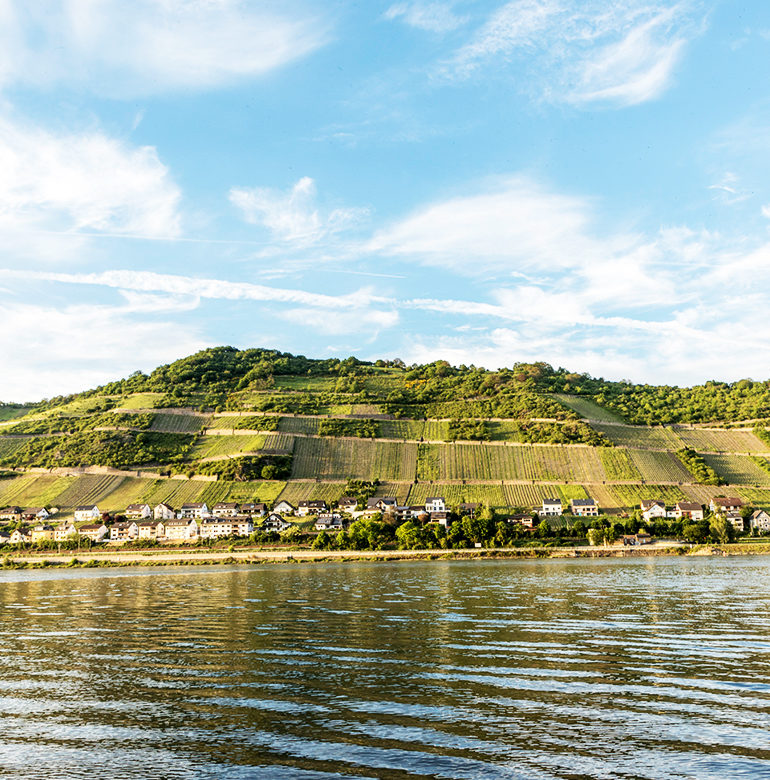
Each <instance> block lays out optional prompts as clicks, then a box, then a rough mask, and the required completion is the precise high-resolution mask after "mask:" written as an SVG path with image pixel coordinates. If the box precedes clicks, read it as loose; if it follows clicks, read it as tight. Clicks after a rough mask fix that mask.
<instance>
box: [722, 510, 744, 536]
mask: <svg viewBox="0 0 770 780" xmlns="http://www.w3.org/2000/svg"><path fill="white" fill-rule="evenodd" d="M725 517H726V518H727V522H728V523H730V525H731V526H732V527H733V528H734V529H735V530H736V531H740V532H741V533H743V532H744V531H745V530H746V522H745V520H744V519H743V515H742V514H741V513H740V512H737V511H736V510H734V509H728V510H727V512H725Z"/></svg>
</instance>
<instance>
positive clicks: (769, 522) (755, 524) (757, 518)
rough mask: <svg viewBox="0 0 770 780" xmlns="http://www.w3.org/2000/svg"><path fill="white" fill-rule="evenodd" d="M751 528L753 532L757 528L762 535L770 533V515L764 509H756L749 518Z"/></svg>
mask: <svg viewBox="0 0 770 780" xmlns="http://www.w3.org/2000/svg"><path fill="white" fill-rule="evenodd" d="M749 527H750V528H751V530H752V531H753V530H754V529H755V528H756V529H757V530H758V531H759V533H761V534H766V533H767V532H768V531H770V515H769V514H767V512H765V510H764V509H755V510H754V511H753V512H752V513H751V517H749Z"/></svg>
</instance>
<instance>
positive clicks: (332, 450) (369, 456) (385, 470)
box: [292, 438, 417, 482]
mask: <svg viewBox="0 0 770 780" xmlns="http://www.w3.org/2000/svg"><path fill="white" fill-rule="evenodd" d="M416 460H417V445H416V444H399V443H396V442H381V441H371V440H368V439H333V438H323V439H296V441H295V444H294V465H293V469H292V477H293V478H294V479H302V478H308V477H310V478H316V477H318V478H321V479H332V480H341V481H345V480H347V479H348V478H356V479H381V480H383V479H384V480H390V481H408V482H411V481H412V480H413V479H414V475H415V470H416Z"/></svg>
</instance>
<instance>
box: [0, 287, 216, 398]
mask: <svg viewBox="0 0 770 780" xmlns="http://www.w3.org/2000/svg"><path fill="white" fill-rule="evenodd" d="M207 346H212V344H211V343H210V342H208V341H207V340H205V339H204V338H202V337H201V335H200V334H199V333H198V331H197V329H196V328H195V327H194V326H185V325H181V324H180V323H179V322H176V321H172V320H165V319H150V318H148V312H147V311H146V308H143V307H141V306H140V307H136V306H134V305H132V304H131V303H129V304H127V305H125V306H107V305H98V304H93V303H88V304H82V305H76V306H67V307H64V308H49V307H46V306H43V305H37V304H23V303H14V302H8V303H6V304H5V305H4V306H3V327H2V328H0V353H1V354H2V355H3V372H2V376H0V399H3V400H4V401H36V400H39V399H40V398H44V397H51V396H54V395H61V394H65V393H71V392H77V391H80V390H86V389H89V388H91V387H95V386H96V385H99V384H102V383H103V382H105V381H110V380H112V379H120V378H121V377H124V376H128V374H130V373H132V372H133V371H135V370H137V369H142V370H144V371H149V370H151V369H153V368H155V367H156V366H158V365H160V364H162V363H166V362H169V361H171V360H175V359H176V358H178V357H180V356H181V355H188V354H192V353H193V352H196V351H197V350H199V349H203V348H204V347H207Z"/></svg>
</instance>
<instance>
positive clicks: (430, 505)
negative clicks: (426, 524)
mask: <svg viewBox="0 0 770 780" xmlns="http://www.w3.org/2000/svg"><path fill="white" fill-rule="evenodd" d="M425 509H426V511H427V512H430V513H431V514H433V513H434V512H446V501H444V497H443V496H431V497H429V498H426V499H425Z"/></svg>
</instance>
